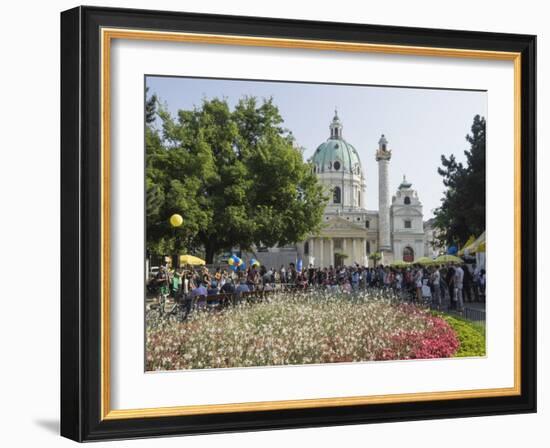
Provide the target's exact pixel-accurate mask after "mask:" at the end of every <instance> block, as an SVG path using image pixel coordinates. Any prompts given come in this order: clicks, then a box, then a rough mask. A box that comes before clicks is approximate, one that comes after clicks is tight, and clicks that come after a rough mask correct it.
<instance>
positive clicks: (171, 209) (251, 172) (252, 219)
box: [145, 96, 326, 263]
mask: <svg viewBox="0 0 550 448" xmlns="http://www.w3.org/2000/svg"><path fill="white" fill-rule="evenodd" d="M157 117H158V118H157ZM157 124H159V125H160V129H157V127H156V126H157ZM145 132H146V134H145V142H146V197H147V198H146V214H147V248H148V250H149V251H151V252H152V253H157V254H174V253H181V252H183V251H198V250H200V251H203V252H204V254H205V257H206V260H207V262H209V263H210V262H212V261H213V258H214V256H215V254H216V253H219V252H221V251H227V250H230V249H231V248H233V247H236V246H239V247H240V248H242V249H250V248H251V247H252V246H253V245H256V246H274V245H286V244H289V243H295V242H297V241H301V240H303V239H304V238H306V237H307V235H308V234H309V233H311V232H316V231H317V230H319V229H320V225H321V218H322V213H323V210H324V205H325V203H326V197H325V196H324V194H323V190H322V187H321V185H320V184H319V182H318V181H317V178H316V176H315V175H314V174H313V172H312V170H311V168H310V166H309V164H308V163H306V162H304V160H303V156H302V152H301V151H300V149H298V148H296V146H295V142H294V139H293V137H292V134H291V133H290V132H289V131H288V130H286V129H285V128H284V127H283V119H282V117H281V115H280V113H279V111H278V109H277V107H276V106H275V104H274V103H273V100H272V99H267V100H262V101H259V100H258V99H257V98H255V97H243V98H242V99H241V100H240V101H239V102H238V103H237V105H236V106H235V107H234V109H233V110H231V108H230V107H229V105H228V103H227V101H226V100H225V99H218V98H214V99H209V100H207V99H205V100H203V103H202V104H201V106H200V107H195V108H194V109H193V110H179V111H178V113H177V116H176V117H173V116H171V114H170V113H169V112H168V111H167V110H166V108H165V107H162V106H159V103H158V101H157V99H156V97H154V96H150V97H149V98H148V99H147V102H146V130H145ZM173 213H178V214H180V215H181V216H182V217H183V219H184V223H183V225H182V227H181V228H177V229H173V228H171V227H170V225H169V222H168V220H169V217H170V216H171V215H172V214H173Z"/></svg>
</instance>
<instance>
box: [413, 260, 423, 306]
mask: <svg viewBox="0 0 550 448" xmlns="http://www.w3.org/2000/svg"><path fill="white" fill-rule="evenodd" d="M422 277H423V275H422V268H418V269H417V270H416V272H415V273H414V286H415V288H416V301H417V303H421V302H422Z"/></svg>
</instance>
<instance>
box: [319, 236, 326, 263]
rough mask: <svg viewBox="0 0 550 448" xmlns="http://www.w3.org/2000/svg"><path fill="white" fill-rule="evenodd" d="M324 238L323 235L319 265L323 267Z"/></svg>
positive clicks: (320, 242) (320, 243) (320, 241)
mask: <svg viewBox="0 0 550 448" xmlns="http://www.w3.org/2000/svg"><path fill="white" fill-rule="evenodd" d="M324 249H325V248H324V240H323V237H321V238H319V267H320V268H322V267H323V265H324V261H325V260H324V254H323V252H324Z"/></svg>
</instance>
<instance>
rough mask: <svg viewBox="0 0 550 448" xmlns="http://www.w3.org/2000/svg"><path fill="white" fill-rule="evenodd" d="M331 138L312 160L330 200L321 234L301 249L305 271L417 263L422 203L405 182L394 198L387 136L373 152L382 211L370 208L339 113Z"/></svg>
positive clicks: (420, 251)
mask: <svg viewBox="0 0 550 448" xmlns="http://www.w3.org/2000/svg"><path fill="white" fill-rule="evenodd" d="M329 128H330V135H329V138H328V139H327V140H326V141H325V142H324V143H322V144H321V145H319V147H318V148H317V149H316V151H315V153H314V154H313V156H312V157H311V158H310V160H309V163H310V164H311V167H312V170H313V172H314V173H315V174H316V175H317V177H318V179H319V181H320V183H321V184H322V185H323V186H324V187H325V189H326V191H327V193H328V195H329V203H328V204H327V206H326V209H325V211H324V215H323V225H322V229H321V232H320V233H319V234H315V235H310V237H309V238H308V239H307V240H306V241H304V242H303V243H301V244H299V245H298V247H297V251H298V257H299V258H302V260H303V262H304V265H305V266H308V265H313V266H315V267H329V266H341V265H352V264H355V263H357V264H360V265H364V266H368V265H371V266H372V264H373V261H372V260H371V259H370V255H371V254H373V253H375V252H376V253H379V254H380V255H381V259H380V260H378V264H380V263H382V264H387V263H391V262H393V261H396V260H403V261H414V260H416V259H418V258H419V257H422V256H424V255H425V236H424V221H423V212H422V203H421V201H420V198H419V196H418V192H417V191H416V190H415V189H414V188H413V187H412V184H411V182H409V181H408V180H407V179H406V178H405V176H403V181H402V182H401V184H400V185H399V186H397V188H396V189H395V190H394V193H393V195H391V198H390V192H391V189H390V185H389V171H390V169H391V159H392V151H391V149H390V148H389V145H388V140H387V139H386V137H385V136H384V135H382V136H381V137H380V140H379V141H378V148H376V149H375V150H373V159H374V160H375V161H376V163H377V164H378V210H372V209H368V208H367V203H368V197H367V191H366V179H365V175H364V173H363V168H362V165H361V160H360V157H359V154H358V152H357V150H356V149H355V147H354V146H353V145H351V144H350V143H348V142H347V141H346V140H345V139H344V138H343V125H342V122H341V121H340V118H339V117H338V113H337V112H335V115H334V118H333V119H332V122H331V123H330V126H329Z"/></svg>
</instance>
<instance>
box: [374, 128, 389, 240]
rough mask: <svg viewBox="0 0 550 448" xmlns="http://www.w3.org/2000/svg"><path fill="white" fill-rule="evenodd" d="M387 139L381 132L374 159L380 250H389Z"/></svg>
mask: <svg viewBox="0 0 550 448" xmlns="http://www.w3.org/2000/svg"><path fill="white" fill-rule="evenodd" d="M387 144H388V141H387V140H386V138H385V137H384V134H382V137H380V140H379V141H378V151H376V161H377V162H378V234H379V237H378V240H379V249H380V251H391V243H390V191H389V190H390V187H389V176H388V168H389V164H390V159H391V151H390V150H389V149H388V147H387Z"/></svg>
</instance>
